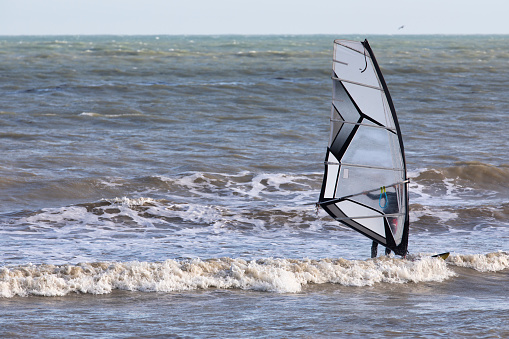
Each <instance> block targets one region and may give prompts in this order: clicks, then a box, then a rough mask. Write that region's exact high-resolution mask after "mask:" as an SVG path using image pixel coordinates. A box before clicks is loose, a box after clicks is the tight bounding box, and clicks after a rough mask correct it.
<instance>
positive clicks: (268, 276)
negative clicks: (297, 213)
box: [0, 257, 454, 298]
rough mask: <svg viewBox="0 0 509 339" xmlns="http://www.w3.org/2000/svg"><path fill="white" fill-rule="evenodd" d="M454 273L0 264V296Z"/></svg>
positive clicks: (258, 286) (380, 263)
mask: <svg viewBox="0 0 509 339" xmlns="http://www.w3.org/2000/svg"><path fill="white" fill-rule="evenodd" d="M453 275H454V273H453V272H452V271H451V270H449V269H448V268H447V265H446V263H445V261H443V260H441V259H436V258H425V259H421V260H416V261H409V260H401V259H394V258H388V257H380V258H377V259H374V260H373V259H370V260H366V261H360V260H346V259H322V260H309V259H306V260H294V259H273V258H268V259H260V260H251V261H246V260H243V259H231V258H221V259H210V260H200V259H193V260H180V261H179V260H172V259H169V260H166V261H164V262H123V263H122V262H98V263H80V264H77V265H70V264H65V265H23V266H17V267H3V268H0V296H2V297H7V298H10V297H14V296H30V295H39V296H63V295H67V294H69V293H90V294H106V293H111V291H112V290H115V289H118V290H127V291H143V292H151V291H158V292H173V291H186V290H197V289H205V288H219V289H244V290H255V291H267V292H276V293H296V292H300V291H301V290H302V288H303V286H304V285H307V284H324V283H333V284H340V285H345V286H371V285H373V284H375V283H409V282H414V283H419V282H424V281H443V280H445V279H447V278H449V277H451V276H453Z"/></svg>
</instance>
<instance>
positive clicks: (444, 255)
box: [431, 252, 450, 260]
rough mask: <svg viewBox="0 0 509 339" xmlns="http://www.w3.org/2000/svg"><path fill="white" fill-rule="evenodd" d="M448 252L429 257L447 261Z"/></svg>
mask: <svg viewBox="0 0 509 339" xmlns="http://www.w3.org/2000/svg"><path fill="white" fill-rule="evenodd" d="M449 254H450V253H449V252H445V253H440V254H435V255H432V256H431V257H432V258H442V259H444V260H445V259H447V258H448V257H449Z"/></svg>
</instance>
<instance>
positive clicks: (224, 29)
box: [0, 0, 509, 35]
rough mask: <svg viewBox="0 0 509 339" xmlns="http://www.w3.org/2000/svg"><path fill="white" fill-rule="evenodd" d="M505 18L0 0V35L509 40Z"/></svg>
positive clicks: (383, 6)
mask: <svg viewBox="0 0 509 339" xmlns="http://www.w3.org/2000/svg"><path fill="white" fill-rule="evenodd" d="M508 14H509V0H310V1H304V0H0V35H86V34H122V35H132V34H140V35H146V34H151V35H152V34H172V35H173V34H190V35H191V34H335V35H341V34H509V19H508V18H507V16H508ZM401 26H404V27H403V28H402V29H398V28H399V27H401Z"/></svg>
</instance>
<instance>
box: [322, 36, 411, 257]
mask: <svg viewBox="0 0 509 339" xmlns="http://www.w3.org/2000/svg"><path fill="white" fill-rule="evenodd" d="M332 82H333V91H332V110H331V135H330V140H329V147H328V149H327V154H326V158H325V174H324V180H323V185H322V190H321V194H320V199H319V204H320V206H322V207H323V208H324V210H325V211H327V213H329V214H330V215H331V216H332V217H333V218H335V219H336V220H338V221H340V222H342V223H344V224H346V225H348V226H350V227H351V228H353V229H355V230H357V231H359V232H361V233H362V234H364V235H366V236H368V237H369V238H371V239H373V240H374V241H376V242H378V243H380V244H382V245H384V246H386V247H388V248H390V249H391V250H393V251H394V252H395V253H396V254H400V255H405V254H406V252H407V246H408V226H409V220H408V180H407V174H406V164H405V157H404V149H403V140H402V137H401V131H400V129H399V124H398V120H397V117H396V111H395V109H394V105H393V103H392V100H391V97H390V95H389V91H388V89H387V85H386V84H385V81H384V79H383V76H382V73H381V71H380V68H379V66H378V64H377V62H376V60H375V56H374V54H373V52H372V50H371V47H370V46H369V43H368V42H367V40H365V41H363V42H356V41H348V40H335V41H334V56H333V73H332Z"/></svg>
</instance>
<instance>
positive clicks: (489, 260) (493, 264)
mask: <svg viewBox="0 0 509 339" xmlns="http://www.w3.org/2000/svg"><path fill="white" fill-rule="evenodd" d="M447 261H448V262H449V263H451V264H453V265H456V266H459V267H467V268H472V269H474V270H476V271H479V272H497V271H502V270H505V269H507V268H509V253H506V252H502V251H500V252H494V253H488V254H469V255H452V256H450V257H449V258H447Z"/></svg>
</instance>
